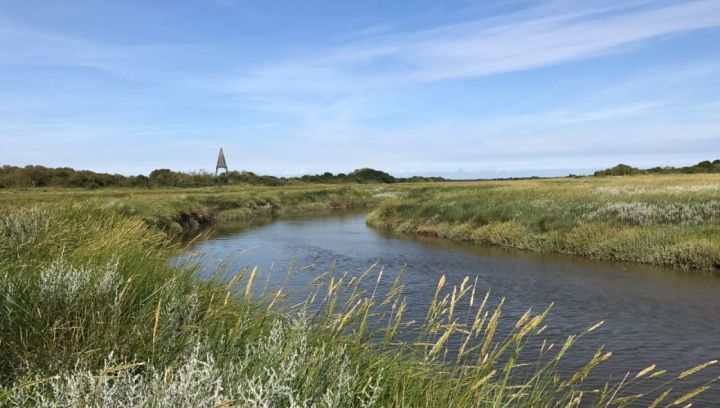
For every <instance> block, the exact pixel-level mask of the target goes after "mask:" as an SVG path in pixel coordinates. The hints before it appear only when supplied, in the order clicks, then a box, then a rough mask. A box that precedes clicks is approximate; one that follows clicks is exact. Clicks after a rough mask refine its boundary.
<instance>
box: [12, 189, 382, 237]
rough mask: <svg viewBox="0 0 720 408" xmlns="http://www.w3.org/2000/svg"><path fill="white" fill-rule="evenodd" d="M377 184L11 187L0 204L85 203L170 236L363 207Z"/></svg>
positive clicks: (376, 195)
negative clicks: (296, 214)
mask: <svg viewBox="0 0 720 408" xmlns="http://www.w3.org/2000/svg"><path fill="white" fill-rule="evenodd" d="M392 191H394V190H392V189H391V188H389V187H385V186H383V185H373V186H367V185H366V186H357V185H355V186H353V185H296V186H285V187H283V188H276V187H258V186H243V187H213V188H193V189H172V188H163V189H137V190H136V189H123V188H117V189H102V190H84V189H66V188H48V189H39V188H35V189H13V190H5V191H4V192H3V193H0V206H5V205H7V206H16V205H22V206H27V205H31V204H37V203H44V204H51V203H57V202H60V201H64V200H72V201H76V202H87V203H91V204H95V205H97V206H99V207H102V208H105V209H108V210H112V211H114V212H117V213H119V214H122V215H126V216H137V217H140V218H141V219H143V220H144V221H145V222H146V223H147V224H149V225H152V226H155V227H159V228H160V229H162V230H163V231H165V232H167V233H168V234H170V235H178V234H182V233H187V232H191V231H193V230H196V229H198V228H199V227H202V226H209V225H211V224H212V223H215V222H223V221H232V220H242V219H249V218H253V217H259V216H270V215H281V214H286V213H292V212H305V211H313V210H325V209H332V208H357V207H367V206H372V205H375V204H376V203H378V202H379V201H380V200H382V199H384V198H386V197H387V196H388V195H392V194H393V192H392Z"/></svg>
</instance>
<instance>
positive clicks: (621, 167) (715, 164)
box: [594, 160, 720, 176]
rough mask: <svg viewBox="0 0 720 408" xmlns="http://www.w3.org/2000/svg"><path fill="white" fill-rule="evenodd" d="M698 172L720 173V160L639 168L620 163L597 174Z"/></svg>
mask: <svg viewBox="0 0 720 408" xmlns="http://www.w3.org/2000/svg"><path fill="white" fill-rule="evenodd" d="M697 173H720V160H713V161H710V160H704V161H701V162H699V163H698V164H694V165H692V166H684V167H672V166H665V167H651V168H649V169H639V168H637V167H632V166H629V165H627V164H618V165H617V166H615V167H611V168H609V169H605V170H599V171H596V172H595V174H594V175H595V176H632V175H637V174H697Z"/></svg>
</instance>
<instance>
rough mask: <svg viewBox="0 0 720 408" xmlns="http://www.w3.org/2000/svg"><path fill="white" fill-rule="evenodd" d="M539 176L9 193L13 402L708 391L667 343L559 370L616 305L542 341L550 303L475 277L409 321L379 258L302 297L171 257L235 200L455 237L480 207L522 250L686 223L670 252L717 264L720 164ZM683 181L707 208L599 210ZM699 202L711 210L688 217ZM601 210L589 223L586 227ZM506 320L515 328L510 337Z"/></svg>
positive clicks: (1, 355) (7, 349)
mask: <svg viewBox="0 0 720 408" xmlns="http://www.w3.org/2000/svg"><path fill="white" fill-rule="evenodd" d="M538 183H539V184H534V182H519V183H518V184H516V185H514V184H512V183H510V182H505V183H474V184H462V185H458V186H455V185H453V186H440V187H439V188H437V189H432V188H430V187H428V186H424V185H419V186H416V187H405V188H401V189H397V188H393V189H389V188H387V187H380V186H373V185H370V186H364V187H355V186H353V187H323V186H318V187H313V188H308V187H302V188H297V189H260V188H254V189H253V188H248V189H237V190H225V189H220V190H216V189H207V190H193V191H182V190H171V191H155V192H148V193H147V194H136V193H129V192H127V191H123V190H111V191H102V192H85V191H74V192H71V191H58V190H48V191H45V192H42V191H36V190H32V191H15V192H9V193H3V196H2V207H1V209H0V299H2V309H1V310H0V387H1V388H0V404H4V405H14V406H35V405H62V406H158V407H170V406H188V407H190V406H207V407H214V406H288V407H291V406H413V407H415V406H427V407H434V406H498V407H500V406H527V407H537V406H569V407H572V406H586V405H595V406H624V405H628V404H631V403H632V402H633V401H637V400H640V399H643V400H649V401H651V402H652V404H654V405H653V406H666V405H668V404H675V405H683V404H686V403H687V402H689V401H691V400H692V398H694V397H696V396H697V395H699V394H701V393H703V392H704V391H706V390H707V388H708V387H710V386H711V385H712V383H714V382H715V381H716V380H717V379H716V378H707V380H706V381H703V382H702V384H703V385H701V386H699V387H697V388H694V389H691V390H681V391H673V390H672V389H671V388H673V383H674V381H680V380H684V379H686V378H689V377H691V376H703V375H704V373H705V372H706V371H705V370H706V368H707V367H709V366H711V365H714V364H716V363H717V361H715V360H710V361H707V362H706V363H704V364H701V365H699V366H696V367H688V369H687V370H685V371H682V372H676V373H669V372H667V371H666V370H665V369H663V368H662V361H661V360H662V356H658V360H659V361H658V364H657V365H652V366H649V367H638V369H637V370H635V371H634V372H631V373H628V374H627V375H625V373H619V376H620V378H621V379H620V380H617V381H613V382H610V383H608V384H607V385H606V386H605V387H600V388H598V387H592V388H590V387H586V386H585V383H584V381H585V379H586V378H587V376H588V375H589V373H590V372H591V371H592V370H593V369H595V368H596V367H597V366H598V365H599V364H602V363H603V362H604V361H606V360H607V359H609V358H611V355H612V354H611V352H610V351H607V350H604V349H599V350H598V351H597V353H596V354H595V355H594V356H592V358H591V359H590V360H589V361H587V363H586V364H585V365H584V366H583V367H582V368H580V369H579V370H577V371H576V372H574V373H570V374H565V373H561V372H560V371H558V369H557V367H558V364H559V363H560V362H561V361H562V359H563V358H565V356H566V354H567V353H568V351H569V350H571V349H572V347H573V345H574V344H575V343H576V342H577V341H582V337H584V336H586V335H588V334H590V333H591V332H593V331H594V330H595V329H597V328H598V327H599V326H600V325H601V322H592V321H588V322H587V325H586V329H585V330H583V331H581V332H580V333H575V334H572V333H568V336H567V337H566V340H565V341H564V342H562V343H561V344H544V345H543V347H542V348H541V349H540V350H539V352H538V353H533V355H528V353H526V351H527V350H526V346H527V344H528V341H530V340H531V339H541V338H542V335H543V332H544V331H545V330H546V329H547V328H546V326H545V323H544V322H545V319H546V316H547V314H548V313H550V310H549V309H546V310H539V311H534V310H528V312H527V313H526V314H524V315H523V316H522V317H521V318H520V319H518V320H516V321H512V322H508V321H505V318H504V317H503V302H502V301H501V300H499V299H496V300H498V301H497V302H490V301H489V299H490V300H491V298H490V296H489V295H488V294H486V292H485V290H484V289H483V288H482V287H481V286H480V285H478V284H477V282H476V281H474V280H473V279H470V278H469V277H468V278H467V279H463V280H461V281H458V282H448V281H447V280H446V279H445V277H442V278H440V281H439V282H438V284H437V286H436V290H435V293H434V297H433V299H432V300H431V301H430V303H429V307H428V308H427V310H426V311H425V312H424V313H423V315H424V316H425V319H424V320H423V321H416V322H411V321H407V320H406V319H405V318H404V315H405V313H406V308H407V307H408V306H407V303H406V302H405V297H404V295H403V290H404V288H403V284H402V279H400V278H398V279H397V280H396V281H394V283H393V284H392V285H391V289H390V290H387V291H384V292H382V291H375V290H372V289H371V290H367V289H365V287H366V286H367V285H368V283H369V287H370V288H373V287H377V286H378V284H379V282H380V281H381V280H382V279H383V276H382V270H381V269H380V270H378V269H372V268H371V269H368V270H367V271H366V272H365V273H360V274H359V275H358V276H352V277H351V276H349V275H343V274H334V273H326V274H323V275H321V276H320V277H319V278H318V280H316V282H315V283H314V284H313V290H312V291H311V292H310V293H311V294H310V295H309V296H308V297H307V299H306V300H305V301H304V302H302V303H300V304H295V305H289V304H287V302H285V301H284V299H285V294H284V292H283V290H282V288H280V289H277V290H273V291H270V292H266V293H263V294H261V295H260V294H258V293H257V290H256V289H257V287H258V285H259V284H258V282H257V281H256V273H257V270H256V269H254V268H245V269H241V270H232V271H223V270H220V271H218V273H217V274H215V275H214V276H213V277H212V278H210V279H197V277H196V275H195V274H194V270H193V268H192V267H189V266H187V265H186V266H183V265H180V266H178V265H173V264H170V263H168V259H169V258H170V257H171V256H172V255H173V254H175V253H177V250H178V246H177V244H171V243H170V240H169V239H168V235H172V234H174V233H176V232H180V231H181V230H183V229H186V228H190V227H192V225H191V224H192V223H191V222H188V221H187V217H186V215H188V214H195V215H198V214H200V215H203V216H206V217H207V218H208V219H218V217H221V216H222V214H224V213H227V212H228V211H229V212H230V215H231V216H232V217H235V218H241V217H246V218H247V217H253V216H256V215H257V214H260V213H262V212H263V211H279V212H289V211H301V210H307V209H312V208H321V207H324V208H327V207H335V206H366V205H378V204H379V203H381V202H384V203H383V204H380V205H381V206H380V207H379V209H378V210H377V211H376V213H375V215H374V216H373V218H371V222H378V220H385V221H383V222H387V224H386V225H387V226H393V227H394V228H396V227H395V226H394V224H393V223H391V222H390V221H394V220H397V219H400V216H401V215H402V216H404V217H406V220H405V221H403V222H407V227H403V228H406V229H408V230H413V231H414V232H423V231H428V232H430V231H437V232H436V234H437V235H439V236H448V237H451V238H455V237H459V236H460V235H458V236H452V235H450V234H444V233H442V231H444V230H445V229H447V230H449V231H451V230H453V228H455V227H456V225H455V224H454V223H457V225H460V226H462V225H465V224H467V223H468V222H477V224H470V226H467V227H465V229H463V231H464V230H468V231H476V230H477V229H478V228H485V229H487V231H489V232H488V235H487V236H488V237H492V239H486V240H479V241H480V242H485V241H487V242H490V243H494V244H500V245H508V246H517V247H523V246H522V245H517V242H538V241H533V239H536V238H533V239H529V238H521V237H522V236H523V233H525V234H528V235H529V236H531V237H537V236H541V235H538V234H551V233H552V231H557V232H556V233H555V234H558V236H562V235H563V234H565V233H566V231H567V230H570V231H572V230H574V229H576V228H581V229H582V231H586V230H585V229H584V228H588V225H590V226H594V227H592V228H597V230H595V232H594V234H595V235H594V237H595V239H594V241H593V242H589V241H587V242H586V241H583V242H586V244H588V245H589V244H592V245H596V243H597V242H602V240H601V239H600V238H602V237H605V236H606V235H604V234H613V235H617V234H618V232H620V235H621V236H624V237H633V234H650V235H649V236H655V235H659V236H663V237H664V236H665V235H664V234H665V233H667V232H668V231H670V232H672V233H673V234H675V235H670V236H669V237H668V238H662V239H666V240H667V241H664V242H670V243H671V244H672V245H669V246H668V247H662V248H661V250H662V251H667V248H671V249H672V248H675V251H676V252H672V251H669V252H666V253H669V254H681V253H682V254H690V255H688V256H686V257H685V258H683V259H684V260H686V261H683V262H684V263H679V264H680V265H687V266H693V267H695V266H697V267H701V268H705V267H707V265H709V264H710V262H712V260H714V259H715V258H714V257H715V256H717V252H713V251H714V250H715V246H714V245H716V244H714V243H713V241H712V238H713V237H714V235H713V234H715V233H716V231H717V230H716V227H715V221H714V220H715V218H714V213H713V212H712V211H714V210H713V209H712V208H714V207H713V206H712V204H711V203H712V200H713V198H712V194H713V193H712V192H713V191H715V190H712V188H714V187H712V186H714V185H716V183H717V180H716V179H714V178H703V179H693V180H692V182H689V180H680V181H678V182H676V183H675V184H674V185H669V184H668V180H664V179H662V180H661V179H657V180H655V179H653V182H652V183H646V184H641V185H638V184H637V183H627V184H626V183H617V182H615V181H613V182H612V183H590V184H583V182H582V181H573V180H555V181H543V182H538ZM573 183H576V184H573ZM610 189H612V190H610ZM637 189H642V190H637ZM648 191H649V192H648ZM653 197H654V198H655V200H654V201H653V200H652V198H653ZM673 197H675V198H676V200H677V201H676V202H680V200H682V202H684V203H687V204H688V205H690V206H691V207H692V208H693V210H682V209H681V210H680V211H681V212H683V211H693V213H692V215H691V216H689V217H686V216H685V215H682V216H672V217H671V218H669V219H670V220H671V222H667V221H666V218H663V217H659V218H658V217H657V216H655V215H652V214H654V213H652V211H655V210H652V211H650V214H651V215H650V216H647V215H644V216H643V217H644V218H642V219H643V220H645V219H649V220H650V221H647V222H645V221H644V222H642V223H634V224H631V223H628V222H626V221H623V220H622V219H620V218H618V215H617V213H616V209H611V210H602V209H603V208H615V207H610V206H612V205H616V204H618V203H621V202H622V200H635V201H641V202H647V203H650V204H652V205H655V206H657V208H660V209H664V208H665V207H663V206H667V205H671V204H672V201H670V202H668V201H667V200H672V199H673ZM680 197H682V198H680ZM709 197H710V198H709ZM388 200H390V201H388ZM663 200H664V201H663ZM502 202H505V205H504V206H503V205H502ZM403 203H406V204H403ZM567 203H570V204H567ZM654 208H655V207H654ZM404 211H407V212H404ZM603 211H605V212H603ZM632 211H635V210H632ZM642 211H645V210H642ZM708 211H709V213H708ZM183 214H184V215H183ZM470 214H474V215H475V216H473V217H469V215H470ZM543 214H544V215H543ZM590 214H595V215H592V216H591V215H590ZM708 214H709V215H708ZM568 216H572V217H570V218H569V220H568V219H566V218H568ZM587 217H591V218H592V217H596V218H597V219H602V220H603V221H602V222H598V221H597V220H590V219H591V218H587ZM698 217H700V218H702V221H701V222H694V221H693V222H689V221H688V222H680V221H682V220H697V219H698ZM191 219H195V220H200V218H197V217H195V216H193V217H191ZM584 219H589V220H590V221H587V223H588V224H581V225H580V226H578V224H577V220H584ZM678 220H680V221H678ZM583 222H585V221H583ZM496 224H497V225H496ZM475 225H477V226H476V227H475V228H470V227H473V226H475ZM541 225H544V226H543V227H542V228H541V227H540V226H541ZM420 227H422V228H420ZM606 228H610V229H606ZM613 228H614V229H613ZM458 231H460V230H459V229H458ZM643 231H651V232H650V233H647V232H643ZM481 232H482V231H481ZM575 234H576V235H573V236H574V237H581V236H583V235H582V234H580V233H579V232H577V231H576V232H575ZM641 236H645V235H641ZM521 239H525V240H527V241H522V240H521ZM658 239H660V238H658ZM686 239H687V240H686ZM577 242H580V241H577ZM631 242H632V240H631ZM637 243H638V245H639V244H640V243H639V242H637ZM652 243H653V241H652V240H650V241H647V242H646V246H648V247H649V248H650V249H648V251H653V250H654V251H657V250H658V247H654V246H652ZM578 245H580V244H578ZM673 245H677V247H674V246H673ZM528 247H529V248H530V249H535V248H533V247H530V246H528ZM579 247H581V248H583V246H582V245H580V246H579ZM606 247H607V246H606ZM681 247H683V248H690V249H691V250H687V251H685V252H683V251H680V249H678V248H681ZM629 248H630V249H628V250H627V251H628V252H624V253H625V254H627V253H630V252H631V251H639V250H640V249H642V248H645V247H640V246H636V247H629ZM693 248H695V249H694V250H692V249H693ZM554 249H557V248H553V247H548V248H547V250H554ZM662 251H661V252H662ZM563 252H567V251H563ZM578 253H579V254H580V255H586V256H590V255H591V253H588V252H582V251H579V252H578ZM619 253H621V254H622V253H623V252H619ZM638 253H639V254H641V255H640V256H639V257H638V258H637V260H641V261H645V258H643V257H642V256H644V255H643V254H646V253H647V252H646V250H645V249H643V250H642V251H639V252H638ZM698 254H700V255H701V256H697V255H698ZM677 256H679V255H675V257H672V256H671V258H669V259H673V260H676V259H678V258H677ZM620 258H622V257H621V256H619V257H618V259H620ZM653 259H655V258H653ZM658 259H666V258H662V257H661V258H658ZM698 259H700V260H703V259H704V260H705V261H698ZM288 273H292V271H288ZM461 304H462V305H464V307H463V308H461V307H460V305H461ZM491 304H492V305H493V306H490V305H491ZM528 306H530V305H528ZM459 310H463V311H464V312H463V313H459ZM501 325H505V326H508V327H510V330H509V331H507V332H502V335H500V333H501V332H500V331H499V330H498V327H500V326H501ZM648 335H652V333H649V334H648ZM450 344H460V348H458V349H451V348H450V346H449V345H450ZM657 379H665V381H662V382H661V383H660V384H659V385H658V387H655V388H653V389H652V390H650V391H648V392H644V393H637V392H635V391H634V385H635V384H637V383H639V382H643V381H647V380H657Z"/></svg>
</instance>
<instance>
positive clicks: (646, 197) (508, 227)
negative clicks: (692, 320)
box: [368, 174, 720, 271]
mask: <svg viewBox="0 0 720 408" xmlns="http://www.w3.org/2000/svg"><path fill="white" fill-rule="evenodd" d="M368 223H369V224H370V225H371V226H373V227H377V228H384V229H391V230H395V231H399V232H406V233H413V234H420V235H429V236H437V237H440V238H448V239H455V240H463V241H469V242H475V243H478V244H489V245H498V246H503V247H509V248H517V249H523V250H530V251H536V252H556V253H565V254H570V255H576V256H582V257H587V258H592V259H599V260H608V261H628V262H640V263H647V264H654V265H661V266H667V267H674V268H682V269H697V270H704V271H717V270H718V268H720V176H718V175H715V174H695V175H638V176H624V177H582V178H562V179H541V180H514V181H486V182H473V183H457V184H452V185H450V184H444V185H442V186H425V187H423V188H417V189H410V190H407V191H406V194H404V195H402V196H401V197H399V198H397V199H394V200H384V201H383V202H382V203H381V204H380V206H379V207H378V208H377V209H375V210H374V211H373V212H372V213H371V214H370V215H369V217H368Z"/></svg>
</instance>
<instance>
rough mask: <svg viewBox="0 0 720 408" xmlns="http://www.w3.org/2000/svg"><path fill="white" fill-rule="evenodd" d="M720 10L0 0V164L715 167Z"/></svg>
mask: <svg viewBox="0 0 720 408" xmlns="http://www.w3.org/2000/svg"><path fill="white" fill-rule="evenodd" d="M719 91H720V1H718V0H692V1H670V0H667V1H666V0H658V1H653V0H623V1H615V0H582V1H578V0H538V1H523V0H517V1H516V0H489V1H471V0H457V1H447V2H441V1H430V0H414V1H410V0H396V1H376V0H369V1H340V0H329V1H315V0H306V1H302V2H298V1H292V0H277V1H250V0H183V1H179V0H172V1H171V0H165V1H161V0H156V1H140V0H124V1H104V0H94V1H90V0H85V1H80V0H64V1H62V2H60V1H52V2H49V1H46V0H2V2H1V3H0V163H2V164H12V165H26V164H42V165H46V166H72V167H75V168H84V169H92V170H96V171H107V172H119V173H124V174H137V173H148V172H149V171H151V170H153V169H155V168H163V167H164V168H172V169H176V170H189V171H192V170H199V169H213V167H214V160H215V158H216V154H217V150H218V148H219V147H220V146H222V147H224V148H225V152H226V156H227V159H228V164H229V166H230V167H231V169H236V170H243V169H245V170H252V171H255V172H257V173H263V174H274V175H297V174H305V173H318V172H324V171H332V172H347V171H350V170H352V169H355V168H359V167H374V168H379V169H384V170H387V171H389V172H391V173H393V174H395V175H400V176H403V175H411V174H422V175H443V176H450V177H497V176H519V175H566V174H568V173H587V172H590V171H592V170H595V169H599V168H604V167H609V166H611V165H614V164H617V163H619V162H626V163H629V164H633V165H637V166H641V167H646V166H654V165H668V164H669V165H684V164H689V163H695V162H697V161H700V160H705V159H715V158H720V92H719Z"/></svg>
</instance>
